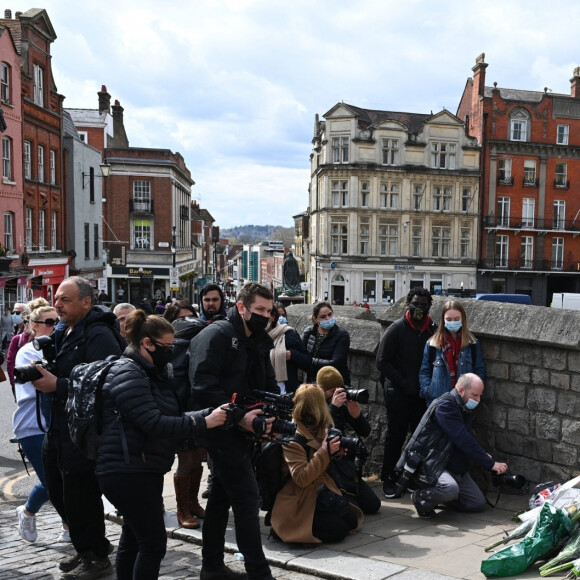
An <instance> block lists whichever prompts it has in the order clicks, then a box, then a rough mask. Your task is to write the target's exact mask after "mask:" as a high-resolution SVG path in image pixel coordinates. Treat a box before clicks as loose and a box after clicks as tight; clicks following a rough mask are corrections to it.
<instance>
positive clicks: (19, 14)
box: [14, 12, 22, 18]
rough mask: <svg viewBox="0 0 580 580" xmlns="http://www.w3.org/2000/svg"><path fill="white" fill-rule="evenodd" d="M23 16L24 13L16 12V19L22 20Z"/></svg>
mask: <svg viewBox="0 0 580 580" xmlns="http://www.w3.org/2000/svg"><path fill="white" fill-rule="evenodd" d="M21 16H22V12H15V13H14V18H20V17H21Z"/></svg>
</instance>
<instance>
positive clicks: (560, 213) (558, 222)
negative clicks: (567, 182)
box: [552, 199, 566, 230]
mask: <svg viewBox="0 0 580 580" xmlns="http://www.w3.org/2000/svg"><path fill="white" fill-rule="evenodd" d="M552 227H553V229H555V230H564V229H566V202H565V201H564V200H563V199H555V200H554V220H553V224H552Z"/></svg>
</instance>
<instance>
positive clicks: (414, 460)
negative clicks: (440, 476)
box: [393, 451, 423, 497]
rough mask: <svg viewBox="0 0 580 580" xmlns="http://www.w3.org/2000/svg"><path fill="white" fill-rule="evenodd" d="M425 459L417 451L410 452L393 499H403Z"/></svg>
mask: <svg viewBox="0 0 580 580" xmlns="http://www.w3.org/2000/svg"><path fill="white" fill-rule="evenodd" d="M422 461H423V459H422V458H421V456H420V455H419V454H418V453H417V452H416V451H409V452H408V453H407V458H406V461H405V465H404V466H403V471H401V473H400V475H399V478H398V479H397V482H396V483H395V495H394V496H393V497H402V496H403V495H405V492H406V491H407V487H408V486H409V483H410V482H411V481H412V479H413V477H414V475H415V471H417V468H418V467H419V465H421V462H422Z"/></svg>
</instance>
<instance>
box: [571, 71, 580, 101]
mask: <svg viewBox="0 0 580 580" xmlns="http://www.w3.org/2000/svg"><path fill="white" fill-rule="evenodd" d="M570 84H571V85H572V86H571V91H570V94H571V96H572V97H573V98H574V99H580V66H577V67H576V68H575V69H574V72H573V73H572V78H571V79H570Z"/></svg>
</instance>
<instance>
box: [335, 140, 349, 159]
mask: <svg viewBox="0 0 580 580" xmlns="http://www.w3.org/2000/svg"><path fill="white" fill-rule="evenodd" d="M349 141H350V137H348V136H337V137H332V162H333V163H348V149H349Z"/></svg>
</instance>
